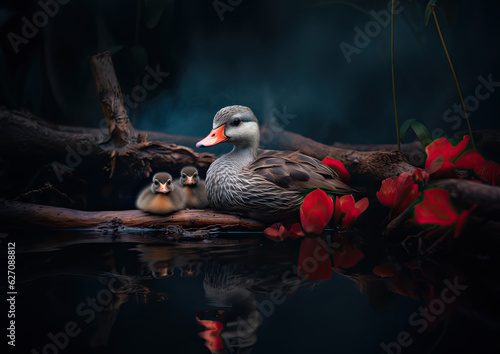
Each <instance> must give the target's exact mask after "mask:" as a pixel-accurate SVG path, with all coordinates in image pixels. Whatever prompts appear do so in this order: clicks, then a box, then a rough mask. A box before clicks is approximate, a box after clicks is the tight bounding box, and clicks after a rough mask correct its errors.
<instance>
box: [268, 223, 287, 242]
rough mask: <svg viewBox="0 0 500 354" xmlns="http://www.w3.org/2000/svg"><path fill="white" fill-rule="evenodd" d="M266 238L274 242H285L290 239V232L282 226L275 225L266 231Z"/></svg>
mask: <svg viewBox="0 0 500 354" xmlns="http://www.w3.org/2000/svg"><path fill="white" fill-rule="evenodd" d="M264 236H266V237H267V238H268V239H270V240H273V241H283V240H284V239H285V238H287V237H288V230H287V229H286V227H284V226H283V225H280V224H273V225H271V226H269V227H268V228H267V229H265V230H264Z"/></svg>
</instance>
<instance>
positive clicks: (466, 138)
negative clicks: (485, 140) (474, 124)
mask: <svg viewBox="0 0 500 354" xmlns="http://www.w3.org/2000/svg"><path fill="white" fill-rule="evenodd" d="M469 139H470V137H469V136H468V135H464V138H463V139H462V141H461V142H459V143H458V144H457V146H455V147H454V148H453V149H451V151H450V154H449V156H448V161H451V162H454V161H455V160H456V158H457V157H458V156H459V155H460V154H461V153H462V152H463V151H464V150H465V148H466V147H467V144H468V143H469Z"/></svg>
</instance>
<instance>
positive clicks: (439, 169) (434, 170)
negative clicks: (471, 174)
mask: <svg viewBox="0 0 500 354" xmlns="http://www.w3.org/2000/svg"><path fill="white" fill-rule="evenodd" d="M468 143H469V136H468V135H465V136H464V138H463V140H462V141H461V142H460V143H458V145H457V146H453V145H451V143H450V142H449V141H448V140H447V139H446V138H439V139H437V140H434V141H433V142H432V143H430V144H429V145H428V146H427V147H426V148H425V152H426V153H427V160H425V169H426V170H427V172H429V173H430V174H434V175H435V176H438V177H443V176H446V175H448V174H449V173H450V172H451V171H452V170H453V169H454V168H455V161H456V160H457V157H458V156H459V155H460V154H461V153H462V152H463V151H464V150H465V148H466V147H467V144H468Z"/></svg>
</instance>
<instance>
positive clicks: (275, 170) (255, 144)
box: [196, 106, 353, 221]
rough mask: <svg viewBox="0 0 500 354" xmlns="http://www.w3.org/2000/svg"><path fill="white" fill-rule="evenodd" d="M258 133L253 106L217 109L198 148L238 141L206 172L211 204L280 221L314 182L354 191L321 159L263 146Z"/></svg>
mask: <svg viewBox="0 0 500 354" xmlns="http://www.w3.org/2000/svg"><path fill="white" fill-rule="evenodd" d="M259 138H260V130H259V123H258V121H257V118H256V117H255V115H254V114H253V112H252V110H251V109H250V108H248V107H245V106H229V107H225V108H222V109H221V110H220V111H219V112H217V114H216V115H215V117H214V120H213V130H212V131H211V132H210V134H209V135H208V136H207V137H206V138H205V139H203V140H201V141H199V142H198V143H197V144H196V147H197V148H201V147H208V146H213V145H216V144H219V143H224V142H228V143H230V144H233V145H234V147H233V149H232V150H231V152H229V153H228V154H225V155H222V156H221V157H220V158H218V159H217V160H215V161H214V162H213V163H212V164H211V165H210V167H209V169H208V172H207V176H206V180H205V184H206V190H207V197H208V201H209V203H210V206H211V207H212V208H213V209H218V210H223V211H232V212H237V213H240V214H243V215H247V216H250V217H252V218H255V219H259V220H265V221H280V220H285V219H287V218H290V217H294V216H295V215H296V212H297V210H298V209H299V207H300V205H301V203H302V201H303V199H304V196H305V195H306V194H307V193H308V192H310V191H311V190H314V189H316V188H321V189H322V190H324V191H325V192H327V193H329V194H334V195H337V194H349V193H352V192H353V190H352V189H351V188H350V187H349V186H347V185H346V184H345V183H343V182H342V181H341V180H340V179H339V177H338V175H337V173H336V172H335V171H333V170H332V169H330V168H329V167H328V166H325V165H324V164H323V163H322V162H321V161H319V160H317V159H315V158H312V157H310V156H307V155H304V154H301V153H299V152H298V151H297V152H285V151H275V150H260V149H259Z"/></svg>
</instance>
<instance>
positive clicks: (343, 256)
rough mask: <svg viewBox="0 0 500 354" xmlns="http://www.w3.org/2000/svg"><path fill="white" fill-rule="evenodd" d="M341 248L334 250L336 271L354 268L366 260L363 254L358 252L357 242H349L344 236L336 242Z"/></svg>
mask: <svg viewBox="0 0 500 354" xmlns="http://www.w3.org/2000/svg"><path fill="white" fill-rule="evenodd" d="M335 241H336V242H337V243H338V244H339V247H336V248H334V249H333V264H334V265H335V269H337V268H338V267H341V268H351V267H354V266H355V265H356V264H358V262H359V261H360V260H362V259H363V258H365V255H364V254H363V252H361V251H360V250H358V246H357V245H356V243H355V242H353V241H351V240H348V239H346V238H344V237H342V236H340V237H337V238H336V240H335Z"/></svg>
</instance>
